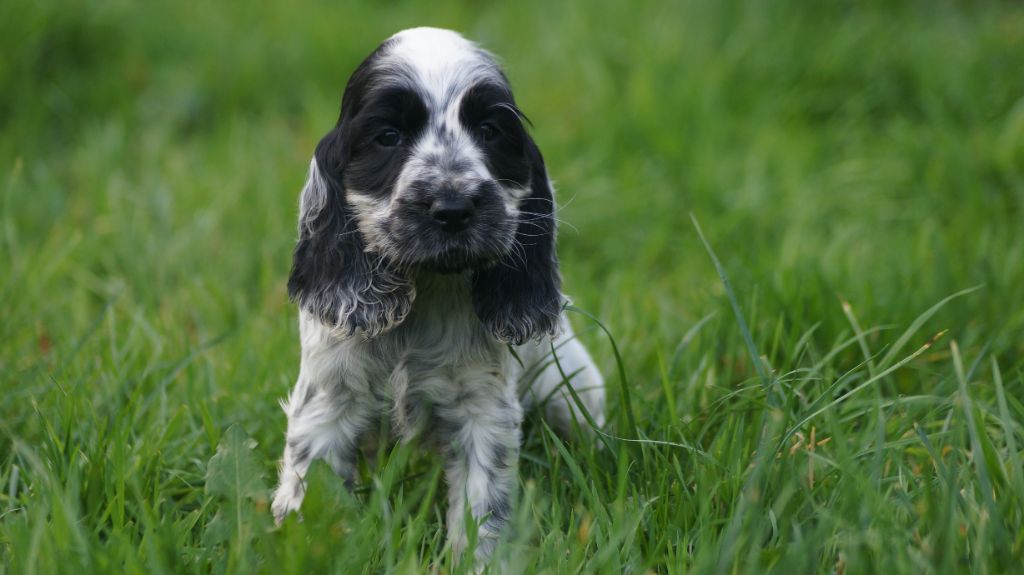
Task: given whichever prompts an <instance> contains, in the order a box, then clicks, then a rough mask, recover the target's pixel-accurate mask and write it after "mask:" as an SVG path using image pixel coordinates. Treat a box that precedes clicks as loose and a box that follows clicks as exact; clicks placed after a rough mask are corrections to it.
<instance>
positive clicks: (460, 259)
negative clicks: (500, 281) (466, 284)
mask: <svg viewBox="0 0 1024 575" xmlns="http://www.w3.org/2000/svg"><path fill="white" fill-rule="evenodd" d="M497 262H498V257H497V256H486V255H479V254H462V253H442V254H438V255H436V256H433V257H430V258H427V259H425V260H423V261H422V262H420V264H419V266H418V267H419V268H420V269H421V270H423V271H427V272H433V273H439V274H459V273H462V272H466V271H473V270H479V269H487V268H489V267H492V266H494V265H495V264H496V263H497Z"/></svg>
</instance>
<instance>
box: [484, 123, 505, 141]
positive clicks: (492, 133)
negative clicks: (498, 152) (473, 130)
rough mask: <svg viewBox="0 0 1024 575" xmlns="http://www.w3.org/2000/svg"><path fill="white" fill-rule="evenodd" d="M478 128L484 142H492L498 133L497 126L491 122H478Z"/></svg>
mask: <svg viewBox="0 0 1024 575" xmlns="http://www.w3.org/2000/svg"><path fill="white" fill-rule="evenodd" d="M479 130H480V137H481V138H483V139H484V141H485V142H493V141H494V140H495V139H496V138H497V137H498V134H499V133H500V132H499V131H498V127H497V126H495V125H494V124H492V123H491V122H484V123H483V124H480V128H479Z"/></svg>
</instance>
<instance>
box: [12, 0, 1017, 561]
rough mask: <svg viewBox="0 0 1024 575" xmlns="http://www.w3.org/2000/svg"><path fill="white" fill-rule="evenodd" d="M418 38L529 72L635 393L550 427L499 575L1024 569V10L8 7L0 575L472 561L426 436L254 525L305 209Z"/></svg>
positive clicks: (263, 499)
mask: <svg viewBox="0 0 1024 575" xmlns="http://www.w3.org/2000/svg"><path fill="white" fill-rule="evenodd" d="M423 24H429V25H435V26H443V27H450V28H454V29H457V30H459V31H461V32H463V33H464V34H466V35H467V36H469V37H470V38H473V39H475V40H478V41H480V42H482V43H483V44H484V45H485V46H486V47H488V48H489V49H491V50H493V51H494V52H496V53H498V54H499V55H501V57H502V58H503V61H504V64H505V66H506V68H507V72H508V75H509V77H510V79H511V80H512V82H513V85H514V86H515V87H516V90H517V96H518V100H519V104H520V107H521V108H522V109H523V110H524V111H525V112H526V114H527V115H528V116H529V117H530V118H531V119H532V120H533V124H534V126H535V127H534V129H533V135H534V137H535V139H536V141H537V142H538V144H539V145H540V147H541V149H542V150H543V151H544V153H545V157H546V160H547V165H548V168H549V170H550V172H551V175H552V177H553V178H554V179H555V180H556V183H557V185H558V194H559V196H558V199H559V203H560V204H561V206H562V208H561V211H560V218H561V220H562V221H563V223H562V225H561V232H560V237H559V251H560V254H561V258H562V271H563V274H564V277H565V286H566V290H567V292H568V293H569V294H570V295H571V296H572V297H573V300H574V305H575V308H578V310H579V311H572V312H570V314H571V317H572V320H573V323H574V325H575V326H576V328H577V330H578V332H579V333H580V337H581V338H582V339H583V340H584V341H585V342H586V344H587V345H588V347H590V349H591V350H592V351H593V353H594V355H595V358H596V360H597V362H598V364H599V366H600V367H601V369H602V371H603V372H604V373H605V375H606V378H607V380H608V393H609V397H610V400H611V405H610V422H609V424H608V426H607V428H606V429H605V430H604V431H603V433H604V435H602V441H593V442H583V443H575V444H574V443H563V442H562V441H560V440H559V439H558V438H557V436H555V435H553V434H552V433H551V432H550V430H549V429H548V428H547V427H546V426H545V425H544V422H543V421H542V420H541V419H539V418H537V417H536V416H535V415H530V416H529V417H528V418H527V421H526V424H525V431H524V445H523V452H522V462H521V464H520V470H519V471H520V477H521V481H520V490H519V496H518V502H517V505H516V511H515V513H514V518H513V520H512V524H513V525H512V529H511V530H510V532H509V536H508V538H507V540H506V541H504V542H503V543H502V544H501V546H500V547H499V549H498V551H497V557H496V559H495V561H494V563H493V565H494V567H497V568H501V569H493V570H494V571H498V570H500V571H502V572H507V573H535V572H543V573H574V572H581V573H616V574H617V573H627V572H628V573H645V572H654V573H764V572H777V573H839V574H843V573H961V572H968V571H970V572H977V573H1013V572H1017V573H1019V572H1020V569H1021V568H1022V567H1021V566H1022V565H1024V453H1022V450H1024V6H1021V5H1020V4H1019V3H1011V2H1007V3H990V2H953V1H920V2H891V1H883V0H879V1H866V2H855V3H842V2H811V1H807V2H796V1H790V0H781V1H777V2H757V1H750V2H741V1H736V2H733V1H729V2H698V1H695V0H694V1H684V2H679V3H668V2H665V3H657V2H648V1H646V0H638V1H635V2H614V1H612V0H593V1H584V0H572V1H569V2H564V3H563V2H552V1H544V0H522V1H520V2H517V3H508V4H505V5H498V4H497V3H486V4H485V3H471V2H450V1H447V0H441V1H439V2H431V3H425V2H424V3H414V2H404V1H398V2H387V3H371V2H341V3H328V2H304V3H302V5H299V3H279V4H269V3H266V4H265V3H243V2H228V3H216V5H214V4H213V3H210V5H207V4H206V3H189V2H182V3H179V2H162V1H161V2H146V3H132V2H123V1H115V2H90V1H85V0H72V1H70V2H51V1H29V0H8V1H6V2H4V3H3V5H2V7H0V54H2V55H0V398H2V401H0V573H12V574H15V573H16V574H22V573H26V574H30V573H76V574H85V573H106V572H110V573H145V574H155V573H253V572H263V573H323V572H327V573H359V572H370V573H384V572H395V573H418V572H436V573H458V572H464V571H465V570H467V569H468V568H469V565H468V562H462V563H459V564H457V563H455V562H454V561H453V560H452V557H451V556H450V552H449V551H448V550H447V549H446V548H445V546H444V536H443V527H442V523H443V522H442V518H443V516H444V507H445V502H444V496H443V493H444V491H443V489H444V486H443V481H442V478H441V467H440V465H439V462H438V460H437V459H436V458H435V457H432V456H431V455H430V454H429V453H422V452H421V450H418V449H417V448H415V447H413V446H396V447H386V446H385V447H382V448H381V453H380V457H379V458H378V459H379V461H378V462H377V463H376V464H374V465H363V466H362V467H361V471H360V480H359V483H358V485H357V487H356V489H355V491H354V492H352V493H350V492H348V491H346V490H344V489H343V487H342V485H341V484H340V482H339V481H337V480H336V479H335V478H334V477H333V475H332V473H331V472H330V469H329V468H328V467H327V466H326V465H324V464H322V463H318V464H316V465H315V466H314V468H313V470H312V472H311V475H310V477H309V483H308V494H307V497H306V501H305V505H304V521H302V522H299V521H297V520H296V519H294V518H292V519H289V520H288V521H287V522H286V523H285V524H284V525H283V526H282V527H281V528H279V529H275V528H273V525H272V520H271V518H270V513H269V509H268V501H267V499H268V495H269V490H270V489H271V487H272V483H273V480H274V474H275V470H276V460H277V458H278V457H279V455H280V453H281V450H282V448H283V442H284V435H283V431H284V427H285V417H284V413H283V412H282V411H281V409H280V407H279V405H278V400H280V399H281V398H283V397H284V396H285V394H286V393H287V391H288V389H289V388H290V386H291V384H292V383H293V381H294V378H295V376H296V373H297V369H298V353H299V347H298V338H297V332H298V327H297V322H296V310H295V307H294V306H293V305H292V304H290V303H289V302H288V298H287V294H286V290H285V281H286V276H287V272H288V268H289V265H290V257H291V249H292V247H293V245H294V239H295V220H296V215H297V207H298V206H297V198H298V192H299V188H300V187H301V185H302V182H303V180H304V177H305V170H306V167H307V165H308V162H309V158H310V155H311V154H312V151H313V148H314V146H315V144H316V142H317V141H318V139H319V138H320V136H321V135H323V133H325V132H326V131H327V130H328V129H329V128H330V127H331V125H332V124H333V122H334V120H335V119H336V117H337V106H338V102H339V100H340V94H341V90H342V88H343V86H344V82H345V81H346V79H347V76H348V74H349V73H350V72H351V71H352V70H353V69H354V67H355V66H356V65H357V64H358V63H359V61H360V60H361V59H362V58H363V57H364V56H365V55H366V54H367V53H369V52H370V50H372V49H373V48H374V47H375V46H376V45H377V43H378V42H380V41H381V40H382V39H384V38H386V37H387V36H388V35H390V34H391V33H393V32H395V31H397V30H399V29H402V28H406V27H409V26H413V25H423ZM701 234H703V238H704V240H706V243H705V241H702V236H701ZM716 257H717V260H718V261H719V262H720V264H721V267H720V269H717V268H716V265H715V258H716ZM603 443H606V444H607V446H608V447H606V448H604V449H598V448H597V446H598V445H599V444H603Z"/></svg>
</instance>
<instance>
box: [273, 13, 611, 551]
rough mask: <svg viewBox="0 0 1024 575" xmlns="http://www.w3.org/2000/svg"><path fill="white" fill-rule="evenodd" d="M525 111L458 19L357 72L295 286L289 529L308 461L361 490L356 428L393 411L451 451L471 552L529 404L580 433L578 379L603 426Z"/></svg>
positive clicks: (280, 513)
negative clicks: (567, 312)
mask: <svg viewBox="0 0 1024 575" xmlns="http://www.w3.org/2000/svg"><path fill="white" fill-rule="evenodd" d="M525 121H526V118H525V116H524V115H523V113H522V112H520V111H519V108H517V107H516V103H515V100H514V98H513V97H512V91H511V89H510V87H509V83H508V80H507V79H506V77H505V75H504V73H503V72H502V71H501V69H500V68H499V66H498V64H497V63H496V62H495V60H494V58H493V57H492V56H491V55H490V54H489V53H487V52H486V51H484V50H483V49H481V48H479V47H478V46H476V45H475V44H473V43H471V42H469V41H467V40H465V39H464V38H462V37H461V36H459V35H458V34H456V33H454V32H450V31H447V30H438V29H432V28H416V29H412V30H406V31H404V32H400V33H398V34H396V35H395V36H392V37H391V38H389V39H388V40H387V41H385V42H384V43H383V44H381V45H380V46H379V47H378V48H377V49H376V50H375V51H374V52H373V53H372V54H370V56H368V57H367V58H366V60H364V61H363V63H362V64H361V65H360V66H359V67H358V69H356V71H355V72H354V73H353V74H352V77H351V78H350V79H349V82H348V85H347V87H346V88H345V93H344V96H343V97H342V101H341V115H340V117H339V119H338V122H337V124H336V125H335V127H334V129H333V130H331V131H330V132H329V133H328V134H327V135H326V136H324V138H323V139H322V140H321V141H320V143H319V145H318V146H317V148H316V153H315V155H314V157H313V159H312V161H311V162H310V165H309V176H308V180H307V181H306V184H305V188H304V189H303V190H302V196H301V200H300V206H299V240H298V245H297V246H296V247H295V253H294V260H293V266H292V270H291V276H290V278H289V280H288V293H289V294H290V296H291V297H292V299H293V300H295V301H296V302H297V303H298V304H299V307H300V315H299V326H300V333H301V339H302V360H301V367H300V370H299V377H298V381H297V383H296V384H295V388H294V390H293V391H292V392H291V395H290V396H289V398H288V400H287V402H286V403H285V404H284V408H285V412H286V413H287V414H288V432H287V441H286V447H285V450H284V458H283V460H282V462H281V470H280V473H281V474H280V483H279V486H278V487H277V490H276V492H275V494H274V500H273V506H272V508H273V513H274V516H275V518H276V520H277V521H278V522H280V521H282V520H283V519H284V517H285V516H286V515H287V514H288V513H289V512H290V511H293V510H296V509H298V508H299V505H300V504H301V503H302V497H303V495H304V490H305V485H304V483H303V476H304V475H305V474H306V471H307V470H308V469H309V465H310V463H311V462H312V461H313V460H315V459H317V458H323V459H325V460H326V461H327V462H328V463H329V464H330V465H331V467H332V468H333V469H334V471H335V472H336V473H337V474H338V475H339V476H341V477H342V478H343V479H344V480H345V481H346V482H347V483H351V481H352V480H353V475H354V472H355V458H356V453H357V450H358V445H359V440H360V438H361V436H362V435H363V434H365V433H366V432H369V431H376V430H377V429H379V427H380V424H381V422H382V419H383V418H387V419H389V420H390V425H391V428H392V429H393V430H394V431H395V432H396V433H397V435H398V436H399V437H401V438H402V439H403V440H408V439H412V438H414V437H415V438H421V439H424V440H426V441H428V442H429V443H430V444H431V445H433V446H436V448H437V449H438V450H439V451H440V453H441V455H442V456H443V457H444V459H445V478H446V480H447V484H448V488H449V495H448V537H449V542H450V544H451V545H452V548H453V549H454V550H455V552H456V553H460V552H461V551H462V550H463V548H464V547H465V545H466V532H465V526H464V520H463V518H464V517H465V510H466V507H465V506H466V505H469V509H470V512H471V513H472V516H473V517H475V518H477V519H478V520H479V522H480V523H479V524H480V531H479V536H480V537H479V545H478V547H477V556H478V557H486V556H487V555H489V554H490V552H491V550H492V549H493V547H494V545H495V542H496V537H497V535H498V534H499V532H500V530H501V528H502V525H503V524H504V523H505V522H506V521H507V519H508V516H509V511H510V498H511V494H512V491H513V489H514V488H515V485H516V471H515V469H516V461H517V456H518V450H519V443H520V422H521V420H522V409H523V406H524V405H525V404H543V409H544V413H545V416H546V417H547V418H548V421H549V422H550V423H551V424H552V426H553V427H554V428H555V429H557V430H559V431H560V432H562V433H569V432H570V431H571V430H572V429H573V420H574V418H577V417H578V415H579V413H578V411H577V404H576V403H575V402H574V401H573V399H572V398H571V396H570V394H569V393H568V392H567V390H566V388H565V386H566V385H570V386H572V387H573V388H574V389H575V390H576V391H577V393H578V395H579V397H580V398H581V400H582V404H583V405H584V406H585V407H586V408H587V410H588V411H589V412H590V414H591V416H592V417H593V419H594V420H595V421H596V422H597V424H598V425H601V424H603V421H604V387H603V385H604V384H603V381H602V378H601V375H600V373H598V371H597V369H596V368H595V367H594V363H593V361H592V360H591V359H590V356H589V355H588V354H587V351H586V350H585V349H584V348H583V346H582V345H581V344H580V343H579V342H578V340H576V339H575V338H574V337H573V334H572V331H571V328H570V327H569V323H568V322H567V321H566V319H565V317H564V315H563V312H562V304H563V296H562V293H561V279H560V277H559V272H558V257H557V255H556V253H555V203H554V198H553V196H552V189H551V183H550V182H549V181H548V175H547V171H546V170H545V168H544V161H543V159H542V158H541V154H540V151H539V150H538V149H537V146H536V144H534V142H533V140H532V139H531V138H530V135H529V134H528V133H527V131H526V128H525V126H524V122H525ZM552 349H555V350H557V355H558V361H557V362H555V361H553V358H552ZM563 374H565V375H566V376H567V378H566V377H563ZM565 379H568V381H567V382H566V381H564V380H565ZM579 422H580V424H581V425H582V427H583V428H587V429H589V426H588V425H587V423H586V422H584V421H583V420H582V418H580V419H579Z"/></svg>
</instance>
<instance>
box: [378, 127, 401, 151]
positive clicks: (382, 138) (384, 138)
mask: <svg viewBox="0 0 1024 575" xmlns="http://www.w3.org/2000/svg"><path fill="white" fill-rule="evenodd" d="M401 142H402V134H401V132H399V131H398V130H395V129H393V128H388V129H387V130H384V131H383V132H381V133H380V134H377V143H378V144H380V145H381V146H383V147H385V148H394V147H395V146H397V145H398V144H400V143H401Z"/></svg>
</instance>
